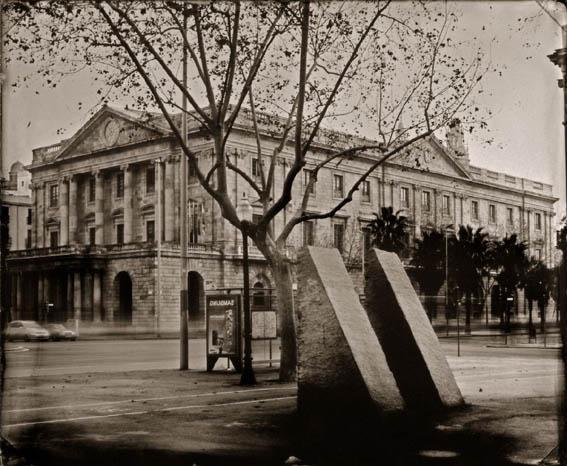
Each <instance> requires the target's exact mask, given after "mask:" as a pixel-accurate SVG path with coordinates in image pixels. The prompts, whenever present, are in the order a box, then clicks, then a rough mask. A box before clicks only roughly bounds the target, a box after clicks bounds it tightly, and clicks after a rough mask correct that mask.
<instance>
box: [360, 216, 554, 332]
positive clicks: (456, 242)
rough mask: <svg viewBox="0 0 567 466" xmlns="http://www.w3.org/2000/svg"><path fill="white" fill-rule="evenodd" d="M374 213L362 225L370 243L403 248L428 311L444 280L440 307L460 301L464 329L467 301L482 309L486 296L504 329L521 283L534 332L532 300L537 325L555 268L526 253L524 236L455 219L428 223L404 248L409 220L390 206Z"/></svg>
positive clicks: (470, 309)
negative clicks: (441, 224) (498, 233)
mask: <svg viewBox="0 0 567 466" xmlns="http://www.w3.org/2000/svg"><path fill="white" fill-rule="evenodd" d="M375 217H376V218H375V219H374V220H373V221H372V222H371V223H370V224H369V226H368V228H369V231H370V234H371V237H372V245H373V246H375V247H378V248H380V249H384V250H386V251H391V252H395V253H396V254H398V255H402V256H404V255H407V254H409V256H410V257H409V264H410V265H411V266H412V268H413V276H414V277H415V280H416V281H417V283H418V285H419V288H420V291H421V293H422V294H423V295H424V296H425V302H424V304H425V308H426V310H427V311H428V314H429V315H431V314H432V313H433V312H434V309H435V307H436V305H437V302H436V297H437V295H438V294H439V292H440V290H441V288H442V287H443V284H445V282H447V283H446V286H447V288H446V289H447V296H448V298H449V299H448V304H449V309H447V310H446V312H448V311H450V308H451V307H454V306H455V305H456V303H458V302H463V303H464V307H465V331H466V332H469V333H470V329H471V316H472V314H473V302H474V301H476V302H477V303H480V308H481V309H483V308H485V306H486V305H487V298H488V296H492V298H493V300H496V302H495V303H493V307H495V308H496V309H497V310H498V312H499V314H500V322H501V325H502V327H503V329H505V330H506V331H510V325H511V322H510V319H511V315H512V307H513V304H514V302H515V300H516V299H517V298H516V292H517V290H518V289H522V290H524V296H525V298H526V300H527V303H528V312H529V322H528V331H529V333H530V335H533V334H535V327H534V324H533V310H534V305H535V306H537V308H538V310H539V312H540V316H541V325H542V331H543V329H544V325H545V309H546V307H547V304H548V302H549V299H550V297H551V296H552V295H553V294H554V293H555V291H556V290H555V288H556V287H555V279H554V277H555V275H556V274H554V273H553V270H551V269H549V268H548V267H547V266H546V264H545V263H544V262H543V261H542V260H539V259H536V258H534V257H529V254H528V246H527V244H526V242H524V241H521V240H520V239H519V238H518V235H517V234H515V233H513V234H511V235H506V236H505V237H504V238H491V237H490V236H489V234H488V233H487V232H486V231H484V229H483V228H482V227H480V228H476V229H474V228H473V227H471V226H469V225H459V226H458V228H456V229H453V226H447V227H446V228H428V229H424V230H423V231H422V235H421V238H419V239H416V241H415V245H414V246H413V247H412V248H409V246H408V241H407V238H408V237H409V235H408V230H409V227H410V225H409V223H408V219H407V218H406V217H405V216H404V215H401V213H400V212H394V211H393V209H392V207H383V208H382V209H381V212H380V213H379V214H378V213H376V214H375Z"/></svg>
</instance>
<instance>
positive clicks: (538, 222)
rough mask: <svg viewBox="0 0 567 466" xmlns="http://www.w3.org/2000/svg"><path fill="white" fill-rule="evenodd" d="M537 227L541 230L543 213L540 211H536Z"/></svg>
mask: <svg viewBox="0 0 567 466" xmlns="http://www.w3.org/2000/svg"><path fill="white" fill-rule="evenodd" d="M535 229H536V230H541V214H540V213H539V212H536V213H535Z"/></svg>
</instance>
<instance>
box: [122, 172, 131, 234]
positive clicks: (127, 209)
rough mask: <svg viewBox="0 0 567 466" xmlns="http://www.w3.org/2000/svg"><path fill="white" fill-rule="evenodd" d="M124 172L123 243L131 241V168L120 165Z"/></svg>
mask: <svg viewBox="0 0 567 466" xmlns="http://www.w3.org/2000/svg"><path fill="white" fill-rule="evenodd" d="M120 168H121V169H122V171H123V172H124V243H125V244H126V243H131V242H132V192H133V189H132V188H133V186H132V169H131V168H130V167H129V166H128V165H123V166H122V167H120Z"/></svg>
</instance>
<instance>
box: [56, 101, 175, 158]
mask: <svg viewBox="0 0 567 466" xmlns="http://www.w3.org/2000/svg"><path fill="white" fill-rule="evenodd" d="M167 133H168V129H167V128H164V127H162V126H161V125H159V124H157V123H156V118H154V117H153V116H152V115H151V114H144V113H142V112H133V111H128V110H118V109H115V108H112V107H109V106H104V107H102V108H101V109H100V110H99V111H98V112H97V113H96V114H95V115H94V116H93V117H92V118H91V119H90V120H89V121H88V122H87V123H86V124H85V125H84V126H83V127H82V128H81V129H79V131H77V132H76V133H75V134H74V135H73V137H71V138H70V139H68V140H66V141H65V143H64V144H63V146H62V147H61V148H60V150H59V153H58V154H57V156H56V159H65V158H72V157H76V156H80V155H85V154H90V153H93V152H97V151H101V150H106V149H111V148H113V147H121V146H127V145H129V144H135V143H138V142H143V141H147V140H151V139H155V138H158V137H162V136H164V135H166V134H167Z"/></svg>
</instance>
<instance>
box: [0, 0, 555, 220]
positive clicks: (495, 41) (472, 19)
mask: <svg viewBox="0 0 567 466" xmlns="http://www.w3.org/2000/svg"><path fill="white" fill-rule="evenodd" d="M453 8H456V9H457V10H458V11H460V12H462V19H461V21H460V22H459V27H460V29H459V30H458V31H457V32H456V34H457V35H458V36H460V37H461V38H464V39H467V38H468V39H471V40H474V41H475V42H478V43H480V45H481V47H482V49H483V51H484V53H486V54H487V56H488V58H489V59H490V61H491V63H492V64H493V65H494V66H495V67H496V69H497V71H496V72H493V73H490V74H488V75H487V76H486V77H485V78H484V79H483V81H482V88H483V91H484V92H483V94H482V95H481V97H480V98H479V99H478V103H479V104H480V105H481V106H482V108H483V110H486V111H490V112H491V113H492V116H491V117H490V119H489V120H487V122H488V126H489V134H488V136H489V137H490V139H491V141H492V142H491V143H490V144H489V143H486V140H487V135H486V134H480V133H479V134H477V133H473V134H472V135H467V143H468V148H469V154H470V158H471V163H472V164H473V165H477V166H481V167H485V168H488V169H491V170H496V171H501V172H506V173H508V174H511V175H514V176H519V177H525V178H530V179H534V180H536V181H541V182H544V183H551V184H553V186H554V194H555V195H556V196H557V197H560V198H561V200H560V201H559V202H558V203H557V205H556V211H557V214H558V215H557V217H556V219H557V220H559V219H560V218H561V216H562V215H563V213H564V212H565V178H566V175H565V163H564V159H565V151H564V140H563V126H562V121H563V115H562V113H563V106H562V99H563V92H562V90H561V89H560V88H559V87H558V85H557V80H558V79H559V78H560V77H561V76H560V75H561V73H560V70H559V68H557V67H556V66H554V65H553V64H552V63H551V62H550V61H549V59H548V58H547V55H549V54H551V53H552V52H553V51H554V50H555V49H557V48H560V47H561V31H560V28H559V26H558V25H557V24H556V23H554V22H553V20H552V19H551V18H550V17H549V16H548V15H547V14H545V13H544V12H543V10H542V9H541V7H540V6H539V5H538V3H537V2H535V1H522V2H516V1H500V2H487V1H471V2H458V4H456V5H453ZM553 14H554V15H555V16H556V17H557V18H558V19H559V20H560V21H563V18H562V17H561V16H560V15H559V14H558V13H557V12H555V13H553ZM30 71H33V70H30V69H25V68H23V67H22V66H18V65H14V64H11V65H9V66H8V67H7V69H6V86H5V88H4V94H3V113H4V133H3V141H4V145H3V165H2V169H3V172H4V173H5V174H7V172H8V169H9V167H10V165H11V164H12V163H13V162H15V161H17V160H19V161H21V162H23V163H24V164H28V163H30V162H31V158H32V149H33V148H36V147H41V146H44V145H49V144H53V143H56V142H58V141H60V140H61V139H64V138H68V137H70V136H72V135H73V133H74V132H75V131H77V130H78V129H79V128H80V127H81V125H83V124H84V123H85V122H86V121H87V120H88V118H89V117H90V113H89V110H91V109H92V108H93V107H95V106H96V104H97V96H96V93H95V86H94V83H93V82H92V76H90V75H89V74H88V73H86V72H83V73H80V74H77V75H74V76H69V77H68V78H66V80H65V81H64V83H63V84H61V85H60V86H58V87H57V88H55V89H48V88H46V87H42V86H41V81H40V79H39V78H36V77H32V79H31V81H30V86H29V87H27V88H22V87H19V88H12V87H11V83H12V82H13V81H14V79H15V76H16V75H17V74H18V73H22V72H24V73H25V72H30ZM78 102H82V103H83V105H82V110H78V105H77V103H78Z"/></svg>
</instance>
